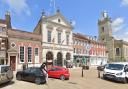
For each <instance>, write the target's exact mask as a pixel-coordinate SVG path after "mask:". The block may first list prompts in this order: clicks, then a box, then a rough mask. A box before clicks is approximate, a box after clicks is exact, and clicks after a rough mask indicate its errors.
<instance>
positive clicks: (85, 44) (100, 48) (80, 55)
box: [73, 33, 108, 66]
mask: <svg viewBox="0 0 128 89" xmlns="http://www.w3.org/2000/svg"><path fill="white" fill-rule="evenodd" d="M73 48H74V54H73V55H74V60H73V61H74V63H75V66H80V65H82V64H85V65H91V66H97V65H100V64H101V63H102V64H105V63H107V57H108V56H107V53H106V47H105V45H104V44H103V43H101V42H98V41H97V40H96V39H94V38H93V39H92V38H90V37H87V36H85V35H82V34H80V33H77V34H75V33H74V34H73Z"/></svg>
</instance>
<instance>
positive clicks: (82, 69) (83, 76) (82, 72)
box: [82, 66, 84, 77]
mask: <svg viewBox="0 0 128 89" xmlns="http://www.w3.org/2000/svg"><path fill="white" fill-rule="evenodd" d="M82 77H84V72H83V66H82Z"/></svg>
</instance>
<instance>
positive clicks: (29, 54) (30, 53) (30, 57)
mask: <svg viewBox="0 0 128 89" xmlns="http://www.w3.org/2000/svg"><path fill="white" fill-rule="evenodd" d="M28 62H32V47H28Z"/></svg>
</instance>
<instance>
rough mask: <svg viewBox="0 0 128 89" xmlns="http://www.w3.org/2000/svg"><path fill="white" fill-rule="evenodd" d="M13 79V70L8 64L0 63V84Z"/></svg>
mask: <svg viewBox="0 0 128 89" xmlns="http://www.w3.org/2000/svg"><path fill="white" fill-rule="evenodd" d="M12 79H13V71H12V70H11V68H10V66H8V65H0V84H2V83H6V82H9V81H11V80H12Z"/></svg>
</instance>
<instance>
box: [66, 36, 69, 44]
mask: <svg viewBox="0 0 128 89" xmlns="http://www.w3.org/2000/svg"><path fill="white" fill-rule="evenodd" d="M66 40H67V41H66V42H67V45H69V35H67V36H66Z"/></svg>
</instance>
